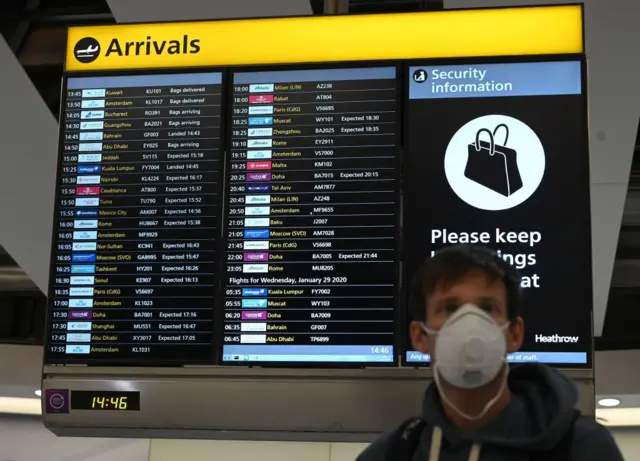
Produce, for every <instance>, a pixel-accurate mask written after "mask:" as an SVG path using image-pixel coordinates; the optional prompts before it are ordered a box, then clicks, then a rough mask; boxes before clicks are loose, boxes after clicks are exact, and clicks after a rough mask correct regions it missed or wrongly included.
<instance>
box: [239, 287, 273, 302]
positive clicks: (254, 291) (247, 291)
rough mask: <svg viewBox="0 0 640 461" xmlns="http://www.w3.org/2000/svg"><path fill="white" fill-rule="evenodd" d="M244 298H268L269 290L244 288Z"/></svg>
mask: <svg viewBox="0 0 640 461" xmlns="http://www.w3.org/2000/svg"><path fill="white" fill-rule="evenodd" d="M242 296H267V289H266V288H243V289H242ZM265 306H266V304H265Z"/></svg>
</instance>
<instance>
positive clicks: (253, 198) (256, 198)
mask: <svg viewBox="0 0 640 461" xmlns="http://www.w3.org/2000/svg"><path fill="white" fill-rule="evenodd" d="M244 202H245V203H246V204H247V205H258V204H263V203H271V196H270V195H247V196H246V197H245V198H244Z"/></svg>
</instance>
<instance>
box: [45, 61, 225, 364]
mask: <svg viewBox="0 0 640 461" xmlns="http://www.w3.org/2000/svg"><path fill="white" fill-rule="evenodd" d="M222 83H223V82H222V74H221V73H219V72H209V73H191V74H162V75H131V76H104V77H71V78H68V79H67V81H66V85H65V89H64V91H65V93H64V98H63V110H62V114H61V119H60V136H61V142H60V146H61V151H60V155H59V172H58V179H57V194H56V206H55V213H56V218H55V231H54V238H53V251H52V253H53V254H52V275H51V280H50V296H49V300H50V301H49V302H50V307H49V311H48V312H49V313H50V318H49V319H48V328H47V338H46V340H47V347H46V362H47V363H88V364H109V365H111V364H132V363H134V364H148V363H156V362H168V363H180V364H183V363H191V362H211V361H212V360H213V347H212V332H213V318H214V316H213V312H214V308H215V305H214V296H213V293H214V277H215V262H216V257H215V249H216V238H215V237H216V234H217V232H218V231H219V226H218V222H219V221H220V219H221V214H220V213H221V212H220V205H221V203H220V196H221V192H222V191H221V188H222V181H221V167H222V162H221V152H222V151H221V143H220V139H221V131H222V129H221V92H222V91H221V90H222Z"/></svg>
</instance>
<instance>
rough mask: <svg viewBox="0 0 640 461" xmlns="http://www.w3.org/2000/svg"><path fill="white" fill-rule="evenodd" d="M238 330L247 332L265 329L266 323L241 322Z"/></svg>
mask: <svg viewBox="0 0 640 461" xmlns="http://www.w3.org/2000/svg"><path fill="white" fill-rule="evenodd" d="M240 331H246V332H249V333H252V332H260V331H267V324H266V323H241V324H240Z"/></svg>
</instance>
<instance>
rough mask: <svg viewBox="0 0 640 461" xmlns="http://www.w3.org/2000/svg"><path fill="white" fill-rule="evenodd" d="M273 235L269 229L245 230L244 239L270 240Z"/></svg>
mask: <svg viewBox="0 0 640 461" xmlns="http://www.w3.org/2000/svg"><path fill="white" fill-rule="evenodd" d="M270 234H271V231H270V230H269V229H254V230H245V231H244V238H246V239H268V238H269V236H270Z"/></svg>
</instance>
